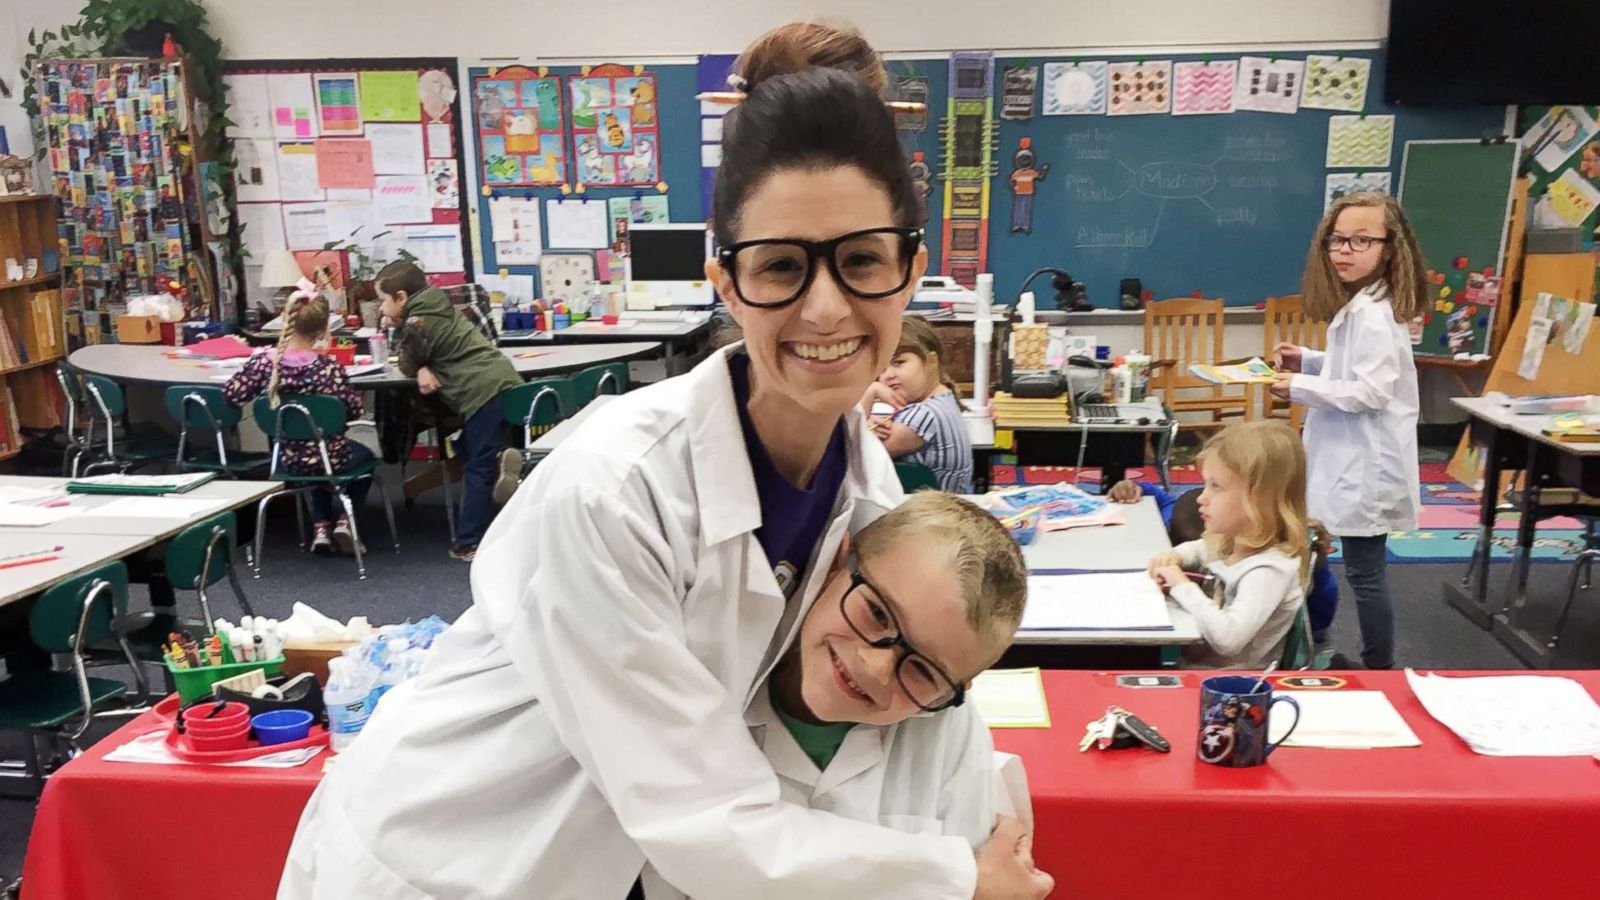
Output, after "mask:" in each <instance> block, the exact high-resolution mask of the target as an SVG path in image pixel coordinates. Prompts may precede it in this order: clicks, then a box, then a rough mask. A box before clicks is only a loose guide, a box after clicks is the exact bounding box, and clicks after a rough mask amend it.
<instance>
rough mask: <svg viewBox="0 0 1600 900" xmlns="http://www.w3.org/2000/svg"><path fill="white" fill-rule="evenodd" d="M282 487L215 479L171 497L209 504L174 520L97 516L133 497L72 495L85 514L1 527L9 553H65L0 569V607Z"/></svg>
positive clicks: (33, 483)
mask: <svg viewBox="0 0 1600 900" xmlns="http://www.w3.org/2000/svg"><path fill="white" fill-rule="evenodd" d="M66 482H67V479H65V478H61V477H59V476H51V477H39V476H28V475H0V487H21V488H32V489H35V490H65V485H66ZM280 487H282V485H281V483H280V482H276V481H231V480H225V479H220V478H218V479H213V480H211V481H208V482H206V483H205V484H202V485H200V486H199V487H197V488H195V489H194V490H192V491H189V492H187V493H183V494H172V495H169V496H172V497H176V498H181V499H186V500H207V501H211V502H209V503H207V504H206V505H204V506H195V507H194V508H192V509H185V510H184V511H183V513H182V514H180V515H175V516H170V517H167V516H136V517H124V516H109V515H95V514H94V513H93V510H95V509H97V508H100V507H104V506H106V505H107V504H110V503H112V502H114V501H116V500H120V499H122V498H123V497H126V496H130V495H127V494H72V495H71V496H70V499H71V502H72V504H73V505H74V506H82V507H84V508H85V509H86V511H85V512H83V513H79V514H78V515H75V516H71V517H69V518H66V519H62V520H61V521H59V522H55V523H52V524H49V525H41V526H37V527H19V526H0V544H4V545H5V547H6V548H7V549H8V550H9V549H10V548H13V547H15V548H18V549H26V548H27V547H32V546H54V545H60V546H62V547H63V550H62V554H61V557H62V558H61V559H59V560H56V561H54V562H49V563H37V564H34V565H28V566H19V567H17V568H12V569H0V606H4V605H5V604H7V603H10V602H12V601H14V600H19V599H21V598H23V597H27V596H31V595H32V594H35V593H38V592H39V591H42V590H44V589H45V588H47V587H49V586H50V585H52V584H54V583H55V582H57V581H59V580H60V579H62V578H66V577H68V576H71V575H76V574H78V573H80V572H84V571H87V570H88V569H91V568H94V567H95V566H97V565H100V564H101V563H103V562H107V561H109V560H113V559H122V558H125V557H128V556H132V555H133V554H135V553H138V552H139V551H141V550H145V549H147V548H149V547H152V546H154V545H156V544H159V543H161V542H163V541H166V540H170V539H171V538H173V537H175V536H176V535H177V534H178V532H180V531H182V530H183V529H185V528H187V527H189V526H190V525H192V524H193V523H195V522H198V521H200V520H202V519H205V518H207V517H210V516H214V515H216V514H217V513H220V512H223V511H225V510H230V509H238V508H239V507H243V506H248V505H250V504H253V503H255V502H256V501H257V500H260V499H261V498H262V497H264V496H266V495H267V494H270V493H273V492H274V491H277V490H278V489H279V488H280ZM184 505H185V506H186V507H188V506H190V504H184Z"/></svg>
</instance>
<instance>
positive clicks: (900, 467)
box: [894, 462, 939, 494]
mask: <svg viewBox="0 0 1600 900" xmlns="http://www.w3.org/2000/svg"><path fill="white" fill-rule="evenodd" d="M894 473H895V474H896V475H899V476H900V489H901V490H903V491H905V492H906V493H908V494H912V493H916V492H917V491H920V490H922V489H923V488H933V489H934V490H938V489H939V476H938V475H936V474H934V471H933V470H932V469H930V468H928V467H927V466H925V465H923V464H922V463H911V462H897V463H895V464H894Z"/></svg>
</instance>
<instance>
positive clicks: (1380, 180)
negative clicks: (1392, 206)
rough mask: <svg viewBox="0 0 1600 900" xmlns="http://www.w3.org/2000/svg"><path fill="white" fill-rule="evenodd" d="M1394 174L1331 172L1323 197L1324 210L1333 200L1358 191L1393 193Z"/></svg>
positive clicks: (1326, 209) (1324, 210) (1325, 210)
mask: <svg viewBox="0 0 1600 900" xmlns="http://www.w3.org/2000/svg"><path fill="white" fill-rule="evenodd" d="M1393 185H1394V176H1393V175H1391V174H1389V173H1388V172H1330V173H1328V180H1327V186H1326V187H1325V188H1324V193H1323V197H1322V211H1323V212H1327V211H1328V207H1330V206H1332V205H1333V201H1335V200H1337V199H1339V198H1340V197H1343V196H1344V195H1345V194H1353V193H1355V192H1356V191H1377V192H1378V193H1380V194H1392V193H1394V190H1393Z"/></svg>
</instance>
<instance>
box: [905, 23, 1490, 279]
mask: <svg viewBox="0 0 1600 900" xmlns="http://www.w3.org/2000/svg"><path fill="white" fill-rule="evenodd" d="M1305 55H1306V54H1305V53H1285V54H1279V57H1280V58H1282V59H1290V58H1301V57H1304V56H1305ZM1343 55H1345V56H1348V57H1360V58H1363V59H1369V60H1371V63H1372V73H1371V84H1370V86H1369V88H1368V90H1367V104H1366V108H1365V112H1366V113H1367V114H1373V115H1376V114H1384V115H1388V114H1393V115H1395V116H1396V121H1395V142H1394V152H1393V154H1392V159H1391V165H1390V167H1389V168H1387V169H1369V170H1364V171H1368V172H1389V173H1390V174H1391V175H1392V177H1393V182H1394V186H1395V189H1396V190H1398V187H1399V169H1400V159H1401V150H1402V147H1403V146H1404V143H1405V142H1406V141H1409V140H1420V139H1435V138H1480V137H1483V136H1484V135H1486V134H1499V133H1500V131H1501V130H1502V128H1503V125H1504V113H1503V110H1501V109H1500V108H1498V107H1476V108H1471V109H1459V110H1457V109H1439V108H1430V109H1422V110H1413V109H1405V110H1400V109H1394V108H1391V107H1387V106H1385V105H1384V104H1383V102H1382V84H1383V58H1382V54H1381V53H1379V52H1376V51H1348V52H1345V53H1344V54H1343ZM1235 56H1236V54H1227V55H1212V56H1211V57H1209V58H1210V59H1213V60H1220V59H1232V58H1235ZM1091 58H1092V59H1110V60H1112V61H1116V59H1117V58H1116V57H1107V56H1094V57H1084V59H1085V60H1087V59H1091ZM1130 58H1131V57H1124V58H1123V59H1130ZM1163 58H1168V57H1163ZM1170 58H1171V59H1173V60H1174V61H1179V62H1181V61H1184V60H1204V59H1207V58H1208V57H1204V56H1198V55H1190V56H1184V55H1176V56H1172V57H1170ZM1069 61H1071V60H1069V59H1065V58H1042V57H1030V58H1026V59H1024V58H1019V57H1005V58H999V59H996V61H995V66H996V69H997V71H1003V69H1004V67H1005V66H1007V65H1030V66H1034V65H1036V66H1041V67H1042V66H1043V65H1044V64H1046V63H1049V62H1069ZM890 70H891V73H894V74H897V75H901V74H907V73H908V72H912V71H914V72H915V74H917V75H920V76H922V77H925V78H926V79H927V80H928V87H929V94H930V96H929V107H930V112H931V114H932V115H931V118H932V119H933V121H932V122H930V125H929V129H928V131H927V132H926V133H922V134H905V135H903V138H904V140H905V142H906V143H907V145H908V149H921V150H923V151H925V152H926V153H927V154H928V157H929V159H930V161H932V162H934V163H935V166H934V168H935V172H938V171H941V170H942V168H943V165H942V160H939V158H938V157H939V154H938V141H937V132H936V128H937V121H938V118H940V117H942V116H943V111H944V109H945V101H946V99H947V97H948V96H949V92H948V87H947V84H946V78H945V73H944V70H943V64H942V63H940V62H936V61H917V62H910V63H907V62H901V61H897V62H894V63H891V64H890ZM891 80H892V79H891ZM1040 81H1041V83H1042V82H1043V78H1041V79H1040ZM997 91H998V88H997ZM1039 109H1040V110H1042V109H1043V106H1042V104H1041V105H1040V107H1039ZM1333 115H1346V113H1339V112H1334V111H1330V110H1320V109H1302V110H1301V111H1299V112H1297V113H1294V114H1292V115H1280V114H1274V113H1262V112H1235V113H1228V114H1222V115H1194V116H1172V115H1144V116H1115V117H1112V116H1104V115H1092V116H1044V115H1036V116H1035V117H1034V118H1032V119H1029V120H1025V121H1009V120H1008V121H1002V122H1001V123H1000V138H999V141H1000V143H999V148H998V152H997V158H998V159H999V160H1000V167H999V173H998V177H997V178H996V180H995V185H994V193H993V201H992V205H991V210H990V224H989V268H990V269H991V270H992V271H993V272H994V273H995V290H996V296H997V297H998V298H1000V299H1001V300H1002V301H1010V300H1011V299H1012V298H1013V297H1014V296H1015V294H1016V291H1017V290H1018V288H1019V287H1020V285H1021V283H1022V281H1023V279H1024V278H1026V277H1027V275H1028V274H1029V273H1030V272H1032V271H1033V270H1034V269H1037V268H1038V267H1040V266H1060V267H1061V268H1064V269H1066V270H1067V271H1069V272H1071V273H1072V274H1073V276H1074V277H1076V278H1077V279H1078V280H1079V281H1082V282H1083V283H1084V284H1085V285H1086V287H1087V288H1088V292H1089V299H1090V301H1091V302H1092V303H1094V305H1096V306H1098V307H1114V306H1115V305H1116V302H1117V296H1118V283H1119V281H1120V280H1121V279H1123V278H1130V277H1136V278H1139V279H1141V280H1142V281H1143V283H1144V286H1145V287H1146V288H1147V289H1149V290H1151V291H1152V292H1153V293H1154V294H1155V296H1156V297H1157V298H1160V299H1164V298H1168V297H1178V296H1187V295H1189V294H1190V293H1192V292H1194V291H1197V290H1198V291H1200V292H1202V293H1203V294H1204V295H1205V296H1208V297H1218V296H1220V297H1222V298H1224V299H1225V300H1226V301H1227V303H1228V305H1230V306H1251V305H1254V304H1256V303H1258V302H1260V301H1261V300H1262V299H1263V298H1265V297H1268V296H1273V295H1279V294H1289V293H1295V292H1297V291H1298V290H1299V287H1300V275H1301V272H1302V271H1303V270H1304V267H1305V259H1306V251H1307V248H1308V246H1309V242H1310V239H1311V234H1312V232H1313V231H1314V230H1315V228H1316V225H1317V222H1318V220H1319V219H1320V218H1321V216H1322V211H1323V197H1324V193H1325V186H1326V180H1327V176H1328V175H1329V174H1331V173H1333V172H1335V171H1343V172H1347V173H1353V172H1354V171H1356V170H1353V169H1344V170H1330V169H1328V168H1327V167H1326V166H1325V162H1326V153H1327V142H1328V119H1329V117H1330V116H1333ZM1022 137H1031V138H1032V139H1033V149H1034V150H1035V152H1036V154H1037V157H1038V163H1039V164H1041V165H1042V164H1049V166H1050V172H1049V174H1048V175H1047V176H1046V177H1045V178H1044V180H1042V181H1039V182H1037V183H1036V189H1037V195H1036V197H1037V199H1036V200H1035V207H1034V223H1033V233H1032V234H1023V233H1012V232H1010V231H1009V229H1008V224H1009V222H1010V220H1011V204H1012V194H1011V191H1010V190H1009V189H1008V186H1007V185H1008V182H1009V179H1010V175H1011V158H1012V154H1013V153H1014V152H1015V151H1016V149H1017V145H1018V141H1019V139H1020V138H1022ZM939 201H940V198H939V191H938V190H937V189H936V190H935V191H934V193H933V196H932V197H931V198H930V206H931V207H932V208H931V210H930V215H931V217H932V220H933V221H934V222H938V221H939V215H940V209H939V206H940V203H939ZM933 242H934V244H935V245H937V235H934V238H933ZM932 249H933V251H934V252H933V255H932V258H933V259H935V260H937V259H939V254H938V252H937V250H938V248H937V246H934V247H933V248H932ZM1033 289H1034V290H1035V292H1036V293H1038V295H1039V303H1040V304H1041V305H1042V306H1049V305H1050V304H1051V303H1052V302H1053V298H1052V295H1051V292H1050V290H1049V288H1048V285H1046V284H1045V283H1044V279H1042V278H1041V279H1039V280H1038V281H1035V282H1034V288H1033Z"/></svg>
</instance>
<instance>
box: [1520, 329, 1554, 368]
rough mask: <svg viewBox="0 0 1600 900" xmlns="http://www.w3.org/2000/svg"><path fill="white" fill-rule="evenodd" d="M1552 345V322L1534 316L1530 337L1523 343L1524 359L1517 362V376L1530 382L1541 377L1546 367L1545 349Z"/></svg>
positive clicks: (1529, 330)
mask: <svg viewBox="0 0 1600 900" xmlns="http://www.w3.org/2000/svg"><path fill="white" fill-rule="evenodd" d="M1548 343H1550V320H1549V319H1544V318H1540V317H1539V316H1534V317H1533V318H1532V319H1530V320H1529V321H1528V337H1527V339H1526V340H1524V341H1523V342H1522V358H1521V359H1520V360H1518V362H1517V374H1518V375H1519V376H1521V377H1523V378H1526V379H1527V380H1529V381H1533V380H1534V379H1535V378H1538V377H1539V368H1540V367H1541V366H1543V365H1544V348H1545V345H1546V344H1548Z"/></svg>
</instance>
